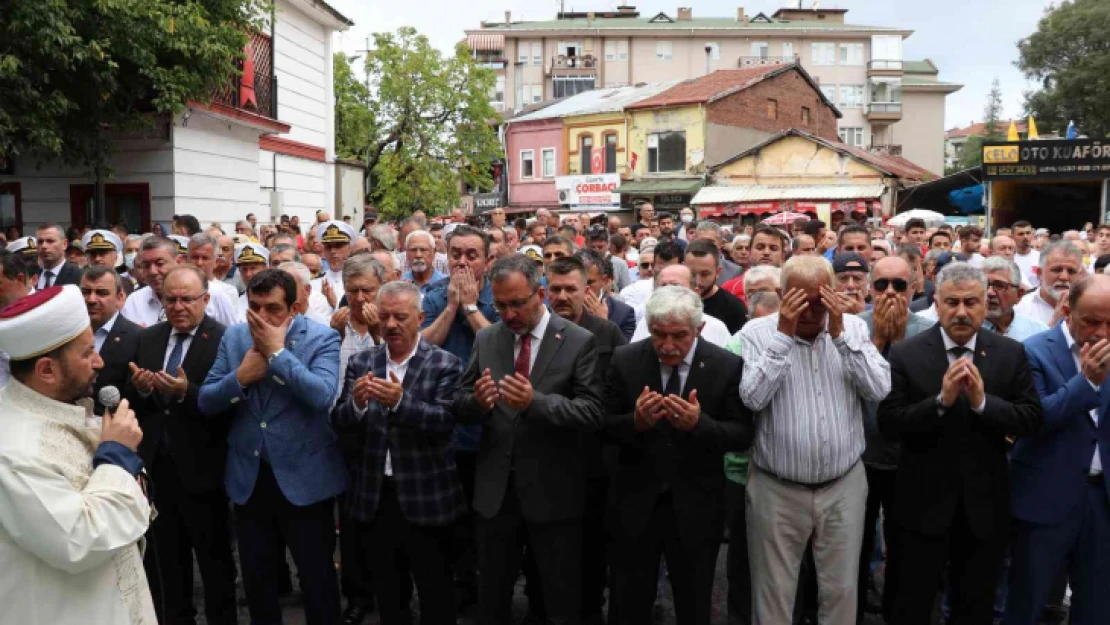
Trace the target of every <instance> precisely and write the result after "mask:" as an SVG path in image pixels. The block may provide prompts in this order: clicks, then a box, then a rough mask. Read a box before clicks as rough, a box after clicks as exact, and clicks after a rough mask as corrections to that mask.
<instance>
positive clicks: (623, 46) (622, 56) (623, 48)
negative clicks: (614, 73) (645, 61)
mask: <svg viewBox="0 0 1110 625" xmlns="http://www.w3.org/2000/svg"><path fill="white" fill-rule="evenodd" d="M617 60H618V61H627V60H628V42H627V41H618V42H617Z"/></svg>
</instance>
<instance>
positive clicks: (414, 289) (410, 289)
mask: <svg viewBox="0 0 1110 625" xmlns="http://www.w3.org/2000/svg"><path fill="white" fill-rule="evenodd" d="M398 295H408V296H411V297H412V301H413V303H414V305H415V306H416V309H417V310H418V311H419V310H422V306H421V305H422V302H423V299H424V294H423V293H421V292H420V287H418V286H416V285H415V284H413V283H411V282H405V281H403V280H396V281H394V282H387V283H385V284H383V285H382V288H380V289H378V299H377V303H378V305H381V302H382V299H384V298H386V297H396V296H398Z"/></svg>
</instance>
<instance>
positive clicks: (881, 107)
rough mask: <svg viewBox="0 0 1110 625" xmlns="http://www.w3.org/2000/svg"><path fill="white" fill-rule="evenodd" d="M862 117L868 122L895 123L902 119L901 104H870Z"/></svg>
mask: <svg viewBox="0 0 1110 625" xmlns="http://www.w3.org/2000/svg"><path fill="white" fill-rule="evenodd" d="M863 116H864V117H866V118H867V121H870V122H896V121H899V120H901V119H902V103H901V102H871V103H870V104H868V105H867V107H866V108H865V109H864V113H863Z"/></svg>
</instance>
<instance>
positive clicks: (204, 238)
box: [189, 232, 220, 251]
mask: <svg viewBox="0 0 1110 625" xmlns="http://www.w3.org/2000/svg"><path fill="white" fill-rule="evenodd" d="M205 245H211V246H212V249H213V251H214V250H218V249H220V243H219V241H217V240H216V237H214V236H212V235H210V234H208V233H207V232H198V233H196V234H194V235H193V236H191V237H189V249H190V250H195V249H197V248H198V247H204V246H205Z"/></svg>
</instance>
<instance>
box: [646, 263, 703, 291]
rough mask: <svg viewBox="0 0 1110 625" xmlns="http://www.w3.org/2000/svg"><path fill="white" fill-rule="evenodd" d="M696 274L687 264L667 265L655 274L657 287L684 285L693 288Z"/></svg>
mask: <svg viewBox="0 0 1110 625" xmlns="http://www.w3.org/2000/svg"><path fill="white" fill-rule="evenodd" d="M693 284H694V274H692V273H690V268H689V267H687V266H686V265H667V266H666V267H664V268H663V270H662V271H660V272H659V273H658V274H656V276H655V288H659V287H661V286H684V287H686V288H688V289H692V288H693Z"/></svg>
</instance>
